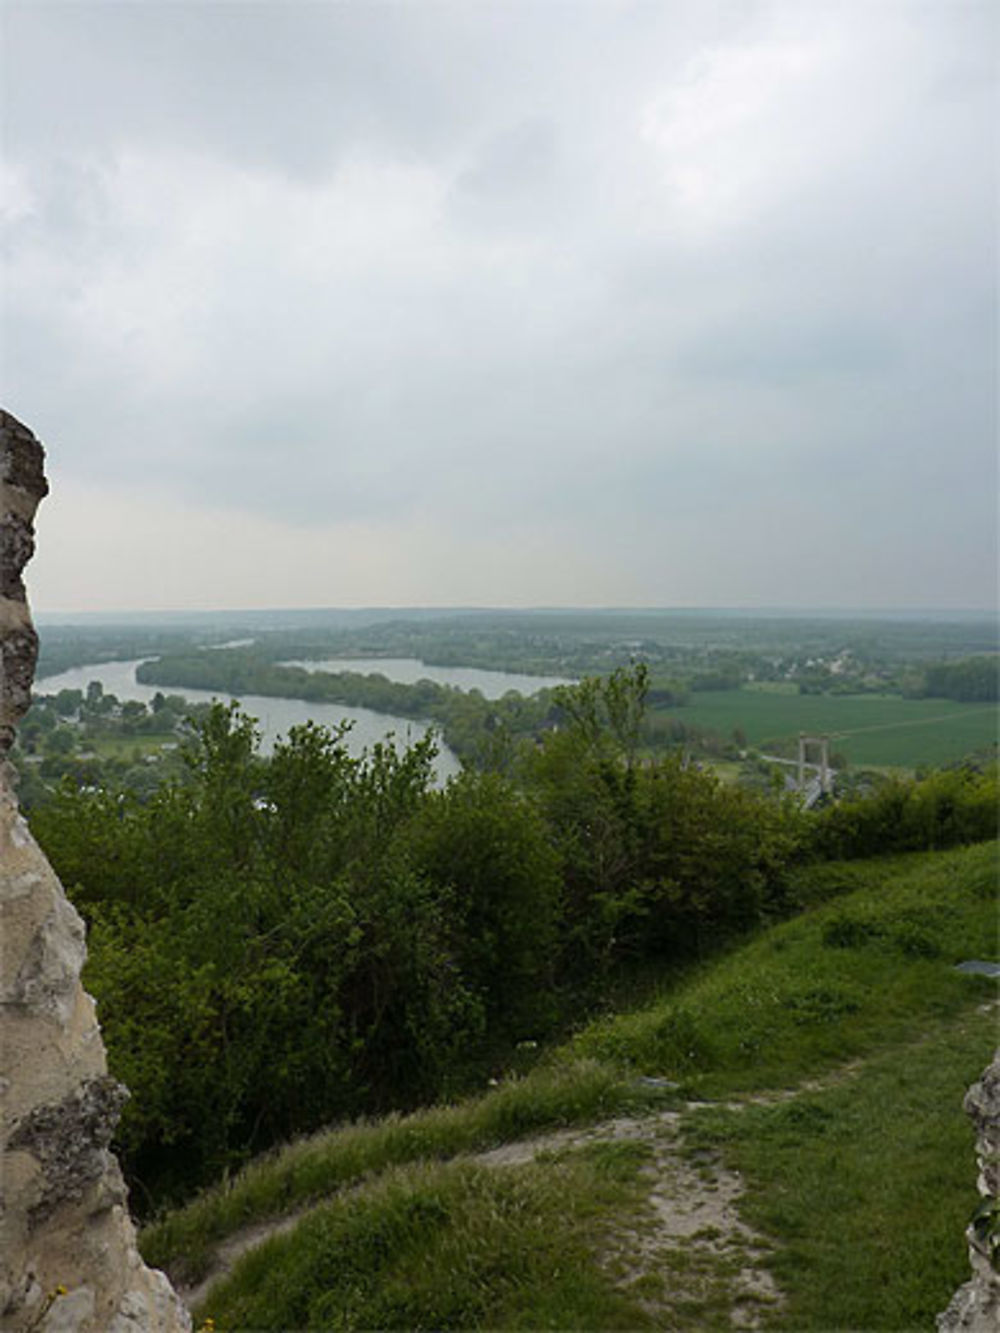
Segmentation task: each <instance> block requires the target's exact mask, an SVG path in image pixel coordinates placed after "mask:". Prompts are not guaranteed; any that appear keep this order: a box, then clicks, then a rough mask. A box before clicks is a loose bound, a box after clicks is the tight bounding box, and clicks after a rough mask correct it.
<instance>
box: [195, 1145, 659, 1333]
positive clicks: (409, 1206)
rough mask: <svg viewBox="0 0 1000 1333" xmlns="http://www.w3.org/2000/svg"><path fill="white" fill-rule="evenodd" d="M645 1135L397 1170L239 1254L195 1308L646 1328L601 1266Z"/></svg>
mask: <svg viewBox="0 0 1000 1333" xmlns="http://www.w3.org/2000/svg"><path fill="white" fill-rule="evenodd" d="M646 1155H647V1154H646V1152H645V1151H644V1149H643V1147H642V1145H639V1144H601V1145H595V1146H594V1147H593V1148H592V1149H590V1150H589V1151H584V1152H577V1153H572V1154H566V1155H563V1156H561V1157H556V1158H550V1159H548V1160H545V1161H542V1162H537V1163H533V1164H529V1165H525V1166H521V1167H516V1168H508V1169H505V1170H488V1169H486V1168H482V1167H475V1166H471V1165H468V1164H452V1165H448V1166H429V1165H426V1164H418V1165H411V1166H407V1167H397V1168H393V1169H392V1170H390V1171H388V1172H387V1173H386V1174H385V1175H383V1176H381V1177H380V1178H379V1179H377V1180H375V1181H373V1182H371V1183H369V1184H367V1185H365V1186H363V1187H362V1188H360V1189H359V1190H357V1191H355V1192H353V1193H352V1194H350V1195H349V1196H346V1197H340V1198H337V1199H335V1200H334V1201H333V1202H332V1203H330V1204H328V1205H325V1206H323V1207H322V1208H320V1209H318V1210H317V1211H316V1212H315V1213H313V1214H311V1215H310V1216H309V1217H308V1218H306V1219H305V1220H304V1221H303V1222H302V1223H300V1225H299V1226H298V1228H297V1229H296V1231H295V1232H294V1233H293V1234H292V1235H289V1236H281V1237H278V1238H274V1239H272V1240H270V1241H268V1242H267V1243H266V1244H265V1245H264V1246H262V1247H261V1248H260V1249H259V1250H256V1251H254V1252H252V1253H250V1254H249V1255H247V1256H245V1257H244V1258H243V1259H242V1260H241V1261H240V1263H239V1264H238V1265H237V1267H236V1269H235V1271H234V1272H233V1274H232V1275H231V1277H229V1278H228V1280H227V1281H226V1282H225V1283H224V1284H222V1285H220V1287H218V1288H217V1289H216V1290H215V1291H214V1292H213V1293H212V1295H211V1296H210V1298H209V1299H208V1300H207V1301H206V1303H205V1306H204V1308H203V1309H201V1310H199V1311H198V1315H199V1317H206V1316H211V1317H212V1318H214V1320H215V1321H216V1326H217V1327H219V1328H253V1329H258V1330H262V1331H264V1330H285V1329H291V1328H294V1329H324V1330H334V1329H336V1330H348V1329H371V1328H405V1329H414V1330H417V1329H468V1328H484V1327H489V1328H536V1329H545V1328H577V1329H640V1328H649V1327H652V1326H653V1325H652V1322H651V1320H650V1319H649V1317H648V1316H647V1315H646V1314H645V1313H644V1311H643V1309H642V1308H641V1306H640V1305H639V1304H637V1303H636V1302H635V1301H634V1300H632V1299H629V1298H628V1297H627V1296H626V1295H625V1294H624V1293H623V1292H621V1291H619V1290H617V1289H616V1288H615V1286H614V1284H613V1282H612V1280H611V1278H610V1277H609V1276H607V1275H605V1274H604V1272H603V1270H602V1268H601V1267H600V1266H599V1265H598V1264H597V1263H595V1249H596V1247H597V1246H598V1245H599V1244H600V1239H601V1235H602V1233H603V1232H604V1230H605V1229H606V1227H607V1226H608V1224H609V1220H610V1219H611V1218H612V1217H613V1216H614V1215H615V1214H616V1213H618V1212H620V1211H621V1210H622V1209H623V1208H624V1207H626V1206H628V1205H631V1206H632V1207H635V1206H638V1205H639V1203H640V1201H641V1197H642V1194H643V1192H644V1191H643V1188H642V1185H641V1182H640V1170H641V1168H642V1166H643V1164H644V1162H645V1159H646Z"/></svg>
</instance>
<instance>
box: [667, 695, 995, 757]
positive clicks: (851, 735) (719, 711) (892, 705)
mask: <svg viewBox="0 0 1000 1333" xmlns="http://www.w3.org/2000/svg"><path fill="white" fill-rule="evenodd" d="M669 711H670V712H671V715H672V716H674V717H676V718H678V719H679V720H680V721H681V722H684V723H686V724H689V725H693V726H696V727H702V728H704V729H706V730H708V731H714V732H716V733H717V734H718V735H720V736H726V737H728V736H730V735H732V732H733V729H734V728H735V727H741V728H742V730H743V732H744V733H745V735H746V738H747V742H748V744H749V745H751V746H753V747H759V746H760V745H762V744H763V743H764V742H766V741H773V740H776V739H780V738H783V737H795V736H797V735H798V733H799V732H800V731H805V732H808V733H809V734H810V735H824V734H825V735H828V736H830V738H831V740H832V741H833V748H834V749H835V750H837V751H839V752H840V753H841V754H844V755H846V756H847V759H848V760H849V762H850V763H851V764H854V765H872V766H882V765H894V766H900V767H905V768H914V767H916V766H917V765H918V764H943V763H948V762H949V761H950V760H954V759H960V758H961V757H962V756H963V755H965V754H968V753H969V752H970V751H972V750H978V749H981V748H982V747H983V746H987V745H990V744H992V743H993V742H994V741H996V739H997V716H998V715H997V708H996V706H995V705H994V704H963V703H954V702H953V701H951V700H950V699H901V698H899V696H898V695H888V694H855V695H823V694H797V693H786V692H784V691H778V690H756V689H744V690H719V691H717V692H712V693H704V694H696V695H694V696H692V702H691V703H690V704H688V705H686V706H685V707H684V708H678V709H673V710H669Z"/></svg>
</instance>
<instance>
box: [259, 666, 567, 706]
mask: <svg viewBox="0 0 1000 1333" xmlns="http://www.w3.org/2000/svg"><path fill="white" fill-rule="evenodd" d="M278 666H291V667H302V668H303V669H304V670H305V671H333V672H337V671H354V672H357V674H358V675H360V676H369V675H379V676H385V678H386V679H387V680H394V681H396V682H397V684H399V685H416V683H417V681H418V680H432V681H434V682H435V684H437V685H453V686H455V688H456V689H459V690H478V691H479V693H480V694H481V695H482V696H483V698H484V699H502V698H503V696H504V695H505V694H506V693H507V692H508V691H509V690H515V691H516V692H517V693H518V694H523V695H532V694H537V693H538V691H539V690H542V689H551V688H552V687H553V686H555V685H572V684H573V681H571V680H567V679H566V678H565V677H564V676H528V675H525V674H524V673H523V672H520V671H486V670H483V669H482V668H481V667H463V666H430V665H428V664H427V663H426V662H421V661H420V660H419V658H416V657H327V658H324V659H323V660H322V661H305V660H296V661H293V662H279V663H278Z"/></svg>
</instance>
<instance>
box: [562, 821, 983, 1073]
mask: <svg viewBox="0 0 1000 1333" xmlns="http://www.w3.org/2000/svg"><path fill="white" fill-rule="evenodd" d="M842 869H843V870H844V873H845V875H846V878H847V882H848V883H850V882H851V880H852V879H853V880H854V882H855V883H858V882H860V887H857V888H855V889H854V891H853V892H851V893H849V894H848V895H846V896H844V897H836V898H834V899H833V900H832V901H830V902H827V903H825V904H823V905H822V906H820V907H818V908H815V909H814V910H813V911H810V912H807V913H804V914H803V915H802V916H800V917H797V918H795V919H794V920H792V921H788V922H785V923H784V924H782V925H779V926H776V927H774V928H772V929H771V930H769V931H767V932H765V933H764V934H762V935H761V936H760V937H759V938H757V939H756V940H753V941H751V942H750V943H749V944H747V945H746V946H744V947H743V948H740V949H737V950H734V951H733V953H731V954H729V955H727V956H726V957H725V958H723V959H722V960H721V961H720V962H718V963H717V964H715V965H714V966H712V967H710V968H707V969H706V970H705V971H704V972H703V974H702V975H701V976H698V977H695V978H693V979H692V980H690V981H689V982H688V983H687V984H686V985H684V986H683V987H681V988H680V989H679V990H678V991H677V992H676V993H675V994H673V995H670V996H667V997H665V998H663V999H661V1000H658V1001H656V1002H654V1003H653V1004H651V1005H648V1006H646V1007H645V1008H642V1009H640V1010H637V1011H636V1012H633V1013H630V1014H624V1015H618V1016H614V1017H611V1018H607V1019H604V1020H602V1021H599V1022H597V1023H595V1024H593V1025H591V1026H590V1027H589V1028H587V1029H586V1030H585V1031H584V1032H582V1033H581V1034H579V1036H578V1037H577V1038H576V1039H575V1041H574V1044H573V1050H574V1051H575V1053H576V1054H577V1055H578V1056H582V1057H586V1058H590V1059H595V1060H598V1061H607V1062H610V1063H613V1064H618V1065H619V1066H621V1065H624V1066H626V1067H628V1068H631V1069H633V1070H634V1071H635V1072H636V1073H640V1074H645V1075H654V1076H659V1077H665V1078H669V1079H674V1080H677V1081H678V1082H680V1083H681V1085H682V1089H683V1091H684V1092H686V1093H688V1094H691V1095H696V1096H700V1097H706V1096H707V1097H721V1096H726V1095H729V1094H732V1093H738V1092H747V1091H752V1090H754V1089H759V1088H769V1087H781V1086H785V1085H788V1084H791V1083H797V1082H799V1081H801V1080H802V1079H803V1078H806V1077H809V1076H811V1075H814V1074H816V1073H817V1072H822V1071H823V1070H824V1069H829V1068H831V1067H833V1066H834V1065H836V1064H839V1063H842V1062H844V1061H846V1060H849V1059H852V1058H854V1057H857V1056H861V1055H866V1054H868V1053H870V1052H873V1051H875V1050H877V1049H879V1048H880V1047H882V1046H884V1045H886V1044H887V1043H890V1042H893V1041H902V1040H907V1039H908V1038H909V1037H911V1036H912V1035H914V1034H915V1033H917V1032H919V1031H920V1030H921V1029H922V1027H923V1026H925V1025H926V1024H927V1023H928V1022H931V1021H933V1020H935V1019H937V1018H940V1017H944V1016H949V1015H954V1014H957V1013H959V1012H961V1011H962V1009H963V1008H964V1007H965V1006H967V1004H968V1003H969V1001H970V998H971V999H975V998H976V997H982V996H984V995H991V994H992V993H993V991H994V984H993V983H991V982H990V981H989V980H988V979H986V978H982V977H975V976H966V975H963V974H960V973H957V972H955V971H954V967H953V965H954V964H955V963H957V962H960V961H962V960H963V959H965V958H975V957H980V958H995V957H996V954H997V920H996V905H995V889H996V883H997V845H996V844H995V843H987V844H982V845H979V846H975V847H970V848H964V849H961V850H958V851H953V852H944V853H938V854H936V855H929V856H928V855H917V856H904V857H896V858H887V859H886V860H885V861H873V862H867V863H864V866H863V867H862V866H861V865H858V864H857V863H856V864H855V865H854V866H851V867H845V868H842ZM803 873H804V875H805V876H806V877H808V874H809V872H808V871H806V872H803ZM815 874H816V875H817V877H818V878H819V879H820V880H821V889H820V890H817V892H820V891H833V889H834V888H835V887H836V885H837V879H836V872H835V868H834V867H829V866H823V867H819V868H818V869H817V870H816V872H815Z"/></svg>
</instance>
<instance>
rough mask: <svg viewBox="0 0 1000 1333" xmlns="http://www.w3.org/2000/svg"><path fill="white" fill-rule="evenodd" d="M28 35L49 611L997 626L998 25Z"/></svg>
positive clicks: (627, 13) (26, 274)
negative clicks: (736, 618) (340, 610)
mask: <svg viewBox="0 0 1000 1333" xmlns="http://www.w3.org/2000/svg"><path fill="white" fill-rule="evenodd" d="M0 13H2V47H3V67H2V70H0V75H2V87H3V93H2V96H3V105H2V147H3V169H2V175H0V183H2V190H3V203H2V224H3V248H2V263H3V284H4V286H3V298H2V300H3V307H2V333H3V346H2V391H3V402H4V405H5V406H6V407H7V408H8V410H10V411H12V412H13V413H14V414H15V415H16V416H18V417H20V418H21V419H22V420H23V421H25V422H26V423H27V424H28V425H29V426H31V427H32V429H34V430H35V432H36V434H38V435H39V437H40V438H41V439H42V440H43V441H44V442H45V444H46V446H47V449H48V472H49V476H50V480H51V483H52V488H53V489H52V495H51V496H50V498H49V499H48V500H47V501H46V502H45V505H44V506H43V508H42V510H41V511H40V515H39V518H40V523H39V553H38V555H37V557H36V559H35V562H34V563H33V564H32V566H31V567H30V569H29V571H28V573H29V588H30V592H31V595H32V600H33V603H34V605H35V607H36V608H37V609H39V610H42V611H46V612H54V611H76V610H87V609H90V610H95V609H96V610H101V609H112V608H116V609H124V608H140V607H142V608H188V607H191V608H194V607H197V608H212V607H233V608H243V607H252V606H356V605H380V604H381V605H386V604H388V605H406V604H419V605H449V604H452V605H455V604H465V605H519V606H528V605H545V604H548V605H553V604H561V605H610V604H628V605H650V606H654V605H655V606H685V605H686V606H692V605H700V606H759V605H766V606H779V605H786V606H815V607H824V606H831V607H832V606H838V607H847V606H857V607H919V606H936V607H986V606H991V605H993V604H994V603H995V600H996V578H997V563H996V560H997V556H996V528H997V489H996V488H997V464H996V447H997V293H996V280H997V254H996V226H997V205H996V199H997V180H996V161H997V158H996V149H997V143H996V134H995V125H996V124H997V123H998V111H1000V108H998V97H997V84H998V80H997V62H998V49H1000V41H998V23H997V14H998V10H997V8H996V6H995V5H994V4H993V3H992V2H990V3H983V4H976V3H963V2H962V0H926V2H924V3H921V2H918V0H900V2H898V3H894V2H892V0H885V2H880V0H859V3H851V0H846V2H844V3H838V2H837V0H778V2H777V3H756V0H732V2H731V3H721V2H719V0H692V2H691V3H684V2H682V0H649V2H644V3H625V2H624V0H601V2H597V0H568V2H565V3H556V2H554V0H523V2H519V0H505V2H504V3H478V2H477V0H460V2H458V3H429V2H426V0H411V3H394V4H382V3H338V4H333V3H322V2H320V3H306V4H300V3H295V2H294V0H282V2H281V3H257V4H243V3H190V4H189V3H154V2H153V0H148V2H147V0H135V2H133V3H118V4H97V3H89V2H88V0H83V2H80V3H72V4H63V3H52V0H31V2H30V3H27V4H22V3H11V2H10V0H0Z"/></svg>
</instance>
